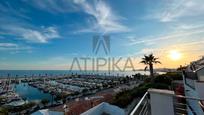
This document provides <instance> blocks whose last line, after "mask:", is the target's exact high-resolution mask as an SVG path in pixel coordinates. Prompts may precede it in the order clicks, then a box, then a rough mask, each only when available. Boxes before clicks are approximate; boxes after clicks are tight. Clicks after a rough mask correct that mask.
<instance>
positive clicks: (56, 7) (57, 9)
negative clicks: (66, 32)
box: [24, 0, 78, 14]
mask: <svg viewBox="0 0 204 115" xmlns="http://www.w3.org/2000/svg"><path fill="white" fill-rule="evenodd" d="M24 2H27V3H28V5H31V6H34V7H35V8H38V9H41V10H44V11H47V12H50V13H53V14H58V13H69V12H74V11H77V10H78V8H77V7H76V6H75V5H74V4H73V0H24Z"/></svg>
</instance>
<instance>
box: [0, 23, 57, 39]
mask: <svg viewBox="0 0 204 115" xmlns="http://www.w3.org/2000/svg"><path fill="white" fill-rule="evenodd" d="M0 29H1V30H3V31H5V32H6V33H7V34H8V35H12V36H16V37H17V38H19V39H24V40H26V41H29V42H36V43H47V42H48V40H51V39H54V38H59V37H60V35H59V34H58V31H57V29H56V28H55V27H47V28H45V27H41V28H37V29H35V28H33V27H29V25H26V26H22V25H15V24H14V25H7V26H6V25H5V26H2V27H0Z"/></svg>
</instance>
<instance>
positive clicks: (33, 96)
mask: <svg viewBox="0 0 204 115" xmlns="http://www.w3.org/2000/svg"><path fill="white" fill-rule="evenodd" d="M137 73H140V74H143V75H149V71H125V72H119V71H115V72H108V71H98V72H93V71H77V70H75V71H69V70H0V78H8V77H9V78H10V77H32V76H62V75H68V74H89V75H90V74H97V75H104V76H105V75H111V76H131V75H134V74H137ZM157 73H159V74H163V73H164V72H157ZM13 89H14V91H15V92H16V93H17V94H19V95H20V96H21V97H23V98H24V99H26V100H28V101H40V100H42V99H48V100H49V101H50V102H51V101H53V97H52V95H51V94H49V93H44V92H43V91H41V90H39V89H37V88H35V87H32V86H29V85H28V84H27V83H19V84H13Z"/></svg>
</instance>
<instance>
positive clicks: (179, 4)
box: [146, 0, 204, 22]
mask: <svg viewBox="0 0 204 115" xmlns="http://www.w3.org/2000/svg"><path fill="white" fill-rule="evenodd" d="M161 2H162V3H161V6H159V8H160V9H159V10H158V9H157V10H152V11H151V14H150V15H148V16H146V18H151V19H152V18H153V19H158V20H159V21H161V22H172V21H177V20H179V19H180V18H182V19H183V18H185V19H188V17H196V16H203V15H204V6H203V0H171V1H166V0H164V1H161ZM161 7H162V8H161Z"/></svg>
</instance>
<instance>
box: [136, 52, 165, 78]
mask: <svg viewBox="0 0 204 115" xmlns="http://www.w3.org/2000/svg"><path fill="white" fill-rule="evenodd" d="M158 59H159V58H155V57H154V55H153V54H149V55H144V57H143V58H142V61H141V62H140V63H143V64H145V65H148V66H149V72H150V76H152V77H153V75H154V69H153V64H157V63H160V64H161V62H160V61H158ZM148 66H146V67H145V71H146V69H147V67H148Z"/></svg>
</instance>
